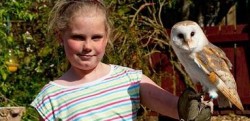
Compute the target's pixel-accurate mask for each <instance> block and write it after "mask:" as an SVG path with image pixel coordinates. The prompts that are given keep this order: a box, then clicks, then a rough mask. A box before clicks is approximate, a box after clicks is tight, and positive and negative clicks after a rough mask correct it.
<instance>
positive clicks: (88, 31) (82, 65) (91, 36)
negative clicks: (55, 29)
mask: <svg viewBox="0 0 250 121" xmlns="http://www.w3.org/2000/svg"><path fill="white" fill-rule="evenodd" d="M60 37H61V40H62V42H63V45H64V50H65V53H66V56H67V59H68V60H69V61H70V63H71V66H72V67H74V68H78V69H81V70H85V71H87V70H90V69H94V68H95V67H96V66H97V64H98V63H100V61H101V60H102V58H103V55H104V53H105V48H106V45H107V41H108V40H107V39H108V38H107V32H106V31H105V24H104V18H103V16H101V15H100V14H91V15H89V16H77V17H74V18H73V19H72V21H71V22H70V23H69V28H68V29H67V30H65V31H64V32H63V33H62V35H61V36H60Z"/></svg>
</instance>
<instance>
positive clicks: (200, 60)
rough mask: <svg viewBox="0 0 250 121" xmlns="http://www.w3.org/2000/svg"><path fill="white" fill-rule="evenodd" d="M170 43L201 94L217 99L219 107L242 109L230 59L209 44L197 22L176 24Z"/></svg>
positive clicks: (172, 30)
mask: <svg viewBox="0 0 250 121" xmlns="http://www.w3.org/2000/svg"><path fill="white" fill-rule="evenodd" d="M170 43H171V45H172V48H173V50H174V51H175V53H176V55H177V57H178V59H179V60H180V62H181V64H182V65H183V66H184V68H185V70H186V72H187V73H188V75H189V76H190V78H191V80H192V81H193V82H194V83H196V82H200V83H201V85H202V87H203V91H205V92H208V94H209V96H210V97H211V98H213V99H214V98H217V99H218V101H217V102H218V105H219V107H228V106H230V107H231V106H232V105H231V103H233V104H234V105H235V106H236V107H238V108H239V109H240V110H242V111H243V110H244V108H243V106H242V103H241V100H240V98H239V95H238V93H237V86H236V82H235V79H234V77H233V75H232V74H231V72H230V69H231V68H232V64H231V62H230V60H229V59H228V58H227V57H226V55H225V53H224V52H223V51H222V50H221V49H220V48H218V47H217V46H215V45H213V44H212V43H210V42H209V41H208V39H207V37H206V35H205V34H204V32H203V30H202V29H201V28H200V26H199V25H198V24H197V23H196V22H193V21H182V22H178V23H176V24H175V25H174V26H173V27H172V29H171V41H170Z"/></svg>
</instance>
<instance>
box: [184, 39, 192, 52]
mask: <svg viewBox="0 0 250 121" xmlns="http://www.w3.org/2000/svg"><path fill="white" fill-rule="evenodd" d="M184 42H185V44H186V45H187V46H188V49H189V50H191V48H190V44H191V42H192V40H191V39H185V41H184Z"/></svg>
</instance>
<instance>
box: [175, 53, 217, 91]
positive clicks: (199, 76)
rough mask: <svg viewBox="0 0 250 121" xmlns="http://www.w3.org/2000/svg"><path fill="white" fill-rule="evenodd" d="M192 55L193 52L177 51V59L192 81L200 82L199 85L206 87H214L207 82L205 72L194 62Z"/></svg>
mask: <svg viewBox="0 0 250 121" xmlns="http://www.w3.org/2000/svg"><path fill="white" fill-rule="evenodd" d="M194 55H195V53H187V52H180V53H177V56H178V59H179V60H180V62H181V63H182V65H183V66H184V68H185V70H186V72H187V73H188V75H189V76H190V78H191V80H192V81H193V82H194V83H197V82H200V83H201V85H203V86H205V87H206V88H214V86H213V85H211V84H210V83H209V81H208V76H207V74H206V73H205V72H204V71H203V70H202V69H201V68H200V67H199V66H198V65H197V64H196V63H195V61H194Z"/></svg>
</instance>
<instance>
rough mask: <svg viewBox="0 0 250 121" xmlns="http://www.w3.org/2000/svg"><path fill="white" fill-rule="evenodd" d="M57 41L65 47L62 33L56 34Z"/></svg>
mask: <svg viewBox="0 0 250 121" xmlns="http://www.w3.org/2000/svg"><path fill="white" fill-rule="evenodd" d="M55 34H56V39H57V40H58V42H59V44H60V45H63V39H62V34H61V32H56V33H55Z"/></svg>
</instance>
